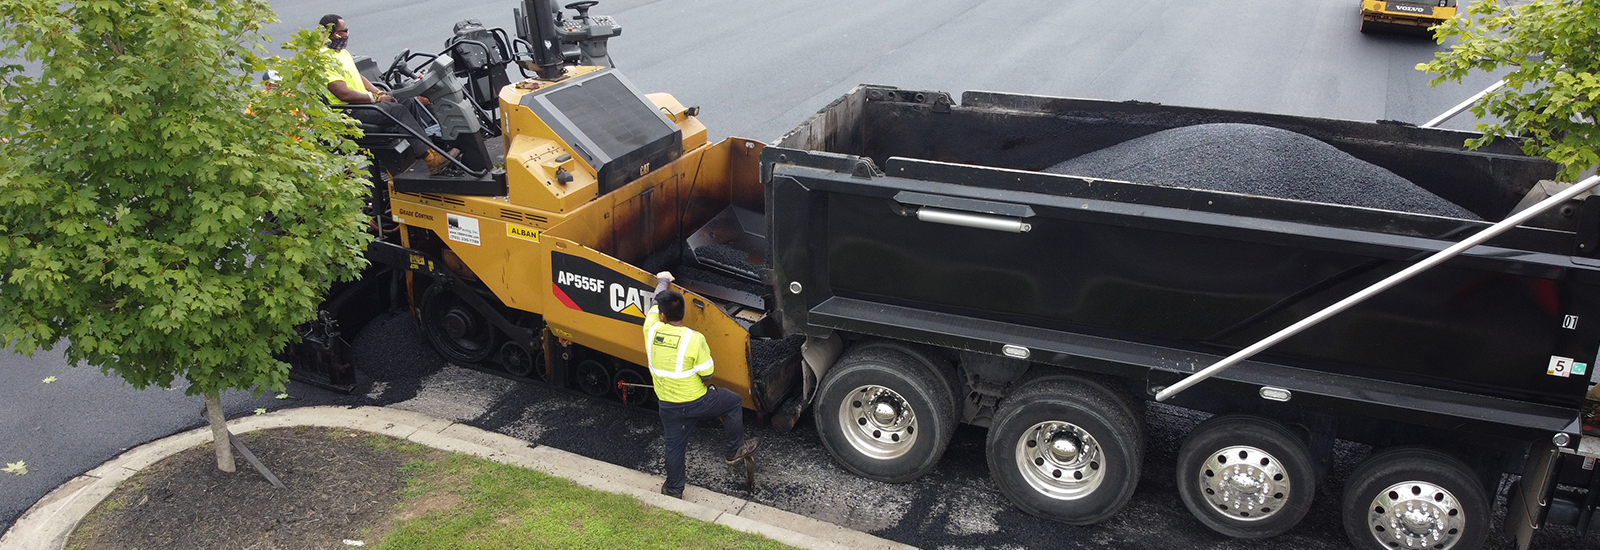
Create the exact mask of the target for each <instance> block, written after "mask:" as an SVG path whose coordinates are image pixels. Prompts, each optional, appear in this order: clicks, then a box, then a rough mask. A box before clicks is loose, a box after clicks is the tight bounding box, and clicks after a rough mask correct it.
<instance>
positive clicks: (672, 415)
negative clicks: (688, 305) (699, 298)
mask: <svg viewBox="0 0 1600 550" xmlns="http://www.w3.org/2000/svg"><path fill="white" fill-rule="evenodd" d="M672 281H673V277H672V273H669V272H666V271H663V272H661V273H657V274H656V294H655V302H656V303H655V305H653V306H651V307H650V314H649V315H647V316H646V317H645V319H644V338H645V349H646V353H647V354H648V356H649V362H650V364H649V367H650V378H651V379H652V380H653V382H654V384H655V390H656V400H657V401H659V402H660V403H659V405H658V407H657V408H658V410H659V411H660V413H661V426H662V428H663V430H664V431H665V432H666V440H667V480H666V482H665V483H662V484H661V494H664V495H667V496H672V497H677V498H683V486H684V484H685V483H687V481H688V480H687V475H686V474H685V473H684V464H683V463H684V453H685V452H687V451H688V449H689V433H690V432H693V431H694V426H695V424H696V423H698V422H699V421H701V420H710V419H713V418H721V419H722V430H723V432H724V434H725V435H726V437H727V441H726V445H725V446H724V448H723V458H724V459H725V460H726V461H727V463H728V464H730V465H732V464H738V463H739V462H740V461H742V460H747V459H749V458H750V455H752V454H754V453H755V451H756V446H757V445H759V444H760V442H761V440H760V438H755V437H752V438H749V439H745V437H744V407H743V406H742V405H741V400H740V399H739V394H736V393H733V392H732V391H729V390H728V389H727V388H717V387H711V388H709V390H708V389H707V385H706V381H707V380H709V379H710V378H711V373H712V370H713V364H712V361H711V346H709V345H707V344H706V336H705V335H704V334H701V333H699V332H695V331H694V330H691V329H689V328H688V327H685V326H683V294H682V293H680V292H678V291H676V290H672V289H669V288H667V286H668V284H669V283H671V282H672Z"/></svg>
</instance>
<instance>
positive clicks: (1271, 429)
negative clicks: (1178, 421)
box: [1177, 415, 1316, 539]
mask: <svg viewBox="0 0 1600 550" xmlns="http://www.w3.org/2000/svg"><path fill="white" fill-rule="evenodd" d="M1177 475H1178V495H1179V496H1180V497H1182V499H1183V505H1184V506H1185V507H1187V508H1189V513H1192V514H1194V517H1195V518H1196V519H1199V520H1200V523H1204V524H1205V525H1206V527H1210V528H1211V530H1213V531H1216V532H1218V533H1222V534H1224V535H1228V536H1230V537H1234V538H1241V539H1264V538H1268V537H1273V536H1277V535H1281V534H1283V533H1284V532H1285V531H1288V530H1289V529H1291V528H1293V527H1294V526H1295V524H1297V523H1299V522H1300V519H1301V518H1303V517H1305V515H1306V512H1307V511H1308V510H1310V509H1311V497H1312V496H1313V495H1314V494H1315V490H1316V488H1315V486H1316V467H1315V466H1314V462H1313V461H1312V460H1311V452H1310V451H1309V450H1307V449H1306V445H1305V443H1304V442H1302V441H1301V440H1300V438H1299V437H1298V436H1296V435H1295V433H1294V432H1292V431H1289V429H1288V428H1285V427H1283V426H1282V425H1280V424H1278V423H1277V422H1273V421H1270V420H1267V419H1264V418H1258V417H1254V416H1242V415H1240V416H1217V417H1213V418H1211V419H1210V420H1207V421H1205V422H1204V423H1202V424H1200V426H1199V427H1197V428H1195V429H1194V431H1193V432H1190V433H1189V437H1188V438H1186V439H1185V440H1184V442H1183V446H1182V447H1181V448H1179V450H1178V468H1177Z"/></svg>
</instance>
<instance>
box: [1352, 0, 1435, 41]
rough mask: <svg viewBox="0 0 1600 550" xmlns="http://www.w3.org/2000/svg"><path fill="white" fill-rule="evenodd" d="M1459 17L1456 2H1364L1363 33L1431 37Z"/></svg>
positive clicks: (1362, 14) (1362, 9)
mask: <svg viewBox="0 0 1600 550" xmlns="http://www.w3.org/2000/svg"><path fill="white" fill-rule="evenodd" d="M1455 16H1456V0H1436V1H1431V2H1429V1H1423V2H1394V1H1388V0H1361V32H1389V33H1397V34H1416V35H1424V36H1426V35H1428V34H1429V29H1431V28H1433V27H1434V26H1435V25H1438V24H1440V23H1443V22H1445V21H1446V20H1449V19H1450V18H1452V17H1455Z"/></svg>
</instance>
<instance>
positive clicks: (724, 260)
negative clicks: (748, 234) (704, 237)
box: [692, 243, 770, 281]
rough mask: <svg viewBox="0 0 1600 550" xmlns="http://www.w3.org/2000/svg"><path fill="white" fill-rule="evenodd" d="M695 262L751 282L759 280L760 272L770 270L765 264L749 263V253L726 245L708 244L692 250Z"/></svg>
mask: <svg viewBox="0 0 1600 550" xmlns="http://www.w3.org/2000/svg"><path fill="white" fill-rule="evenodd" d="M692 251H693V252H694V257H695V260H696V261H699V262H700V263H701V264H704V265H709V266H714V267H717V268H720V269H722V270H725V271H728V272H730V273H735V274H738V275H741V276H743V277H745V278H747V279H750V280H753V281H760V280H761V272H762V271H765V270H767V269H770V266H768V265H766V264H755V263H751V262H750V253H749V252H745V251H743V250H739V249H737V248H734V247H732V246H729V245H726V244H721V243H717V244H709V245H705V246H701V247H698V248H694V249H692Z"/></svg>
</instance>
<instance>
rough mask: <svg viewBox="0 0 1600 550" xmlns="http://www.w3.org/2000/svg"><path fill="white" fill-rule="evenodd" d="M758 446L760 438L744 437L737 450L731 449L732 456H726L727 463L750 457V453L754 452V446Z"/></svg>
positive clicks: (734, 462)
mask: <svg viewBox="0 0 1600 550" xmlns="http://www.w3.org/2000/svg"><path fill="white" fill-rule="evenodd" d="M759 446H761V438H759V437H748V438H745V440H744V443H740V444H739V448H738V450H735V451H733V456H730V457H727V463H728V464H730V465H732V464H738V463H739V461H741V460H744V459H746V458H750V455H753V454H756V447H759Z"/></svg>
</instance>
